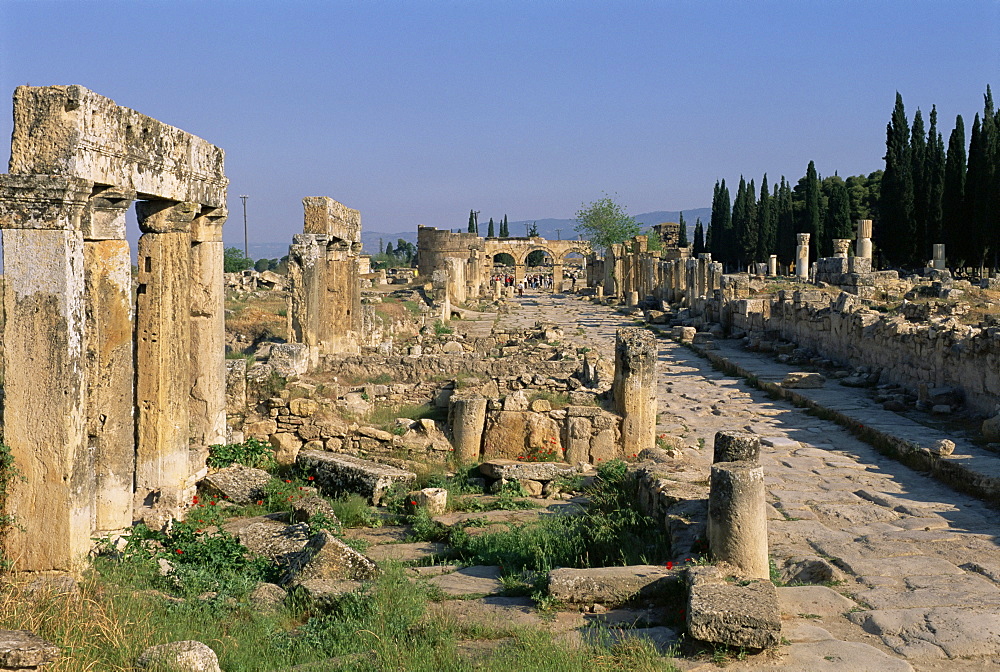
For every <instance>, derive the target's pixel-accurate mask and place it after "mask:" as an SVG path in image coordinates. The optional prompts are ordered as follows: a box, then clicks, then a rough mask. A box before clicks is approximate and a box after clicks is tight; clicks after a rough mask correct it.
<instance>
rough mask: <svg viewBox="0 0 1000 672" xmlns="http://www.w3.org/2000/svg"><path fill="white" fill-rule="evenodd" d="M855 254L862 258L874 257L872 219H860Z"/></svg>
mask: <svg viewBox="0 0 1000 672" xmlns="http://www.w3.org/2000/svg"><path fill="white" fill-rule="evenodd" d="M854 254H855V256H858V257H861V258H862V259H871V258H872V220H870V219H859V220H858V242H857V246H856V247H855V250H854Z"/></svg>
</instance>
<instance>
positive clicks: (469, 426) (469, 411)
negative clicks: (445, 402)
mask: <svg viewBox="0 0 1000 672" xmlns="http://www.w3.org/2000/svg"><path fill="white" fill-rule="evenodd" d="M450 403H451V406H450V408H449V414H448V415H449V421H450V424H451V428H452V436H453V437H454V445H455V456H456V457H457V458H458V460H459V462H460V463H462V464H468V463H471V462H476V461H478V460H479V454H480V452H481V450H482V445H483V432H484V430H485V429H486V405H487V404H486V397H481V396H462V397H458V396H452V398H451V402H450Z"/></svg>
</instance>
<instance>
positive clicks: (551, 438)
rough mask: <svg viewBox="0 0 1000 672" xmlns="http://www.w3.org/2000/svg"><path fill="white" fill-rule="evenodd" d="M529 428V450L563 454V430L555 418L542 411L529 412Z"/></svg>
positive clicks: (527, 442)
mask: <svg viewBox="0 0 1000 672" xmlns="http://www.w3.org/2000/svg"><path fill="white" fill-rule="evenodd" d="M527 430H528V435H527V438H526V440H525V445H527V447H528V449H529V450H533V451H537V452H545V453H553V454H555V455H556V456H557V457H559V456H562V453H563V447H562V441H561V436H562V430H561V428H560V427H559V423H558V422H556V421H555V420H554V419H552V418H550V417H549V416H548V415H545V414H541V413H528V414H527Z"/></svg>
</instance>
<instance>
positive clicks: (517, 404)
mask: <svg viewBox="0 0 1000 672" xmlns="http://www.w3.org/2000/svg"><path fill="white" fill-rule="evenodd" d="M503 410H505V411H527V410H528V393H527V392H525V391H524V390H517V391H516V392H512V393H511V394H508V395H507V396H506V397H504V400H503Z"/></svg>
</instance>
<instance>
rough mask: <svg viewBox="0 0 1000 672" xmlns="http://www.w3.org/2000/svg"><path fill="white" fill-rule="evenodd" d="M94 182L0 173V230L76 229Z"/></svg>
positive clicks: (85, 214)
mask: <svg viewBox="0 0 1000 672" xmlns="http://www.w3.org/2000/svg"><path fill="white" fill-rule="evenodd" d="M93 189H94V183H93V182H89V181H87V180H81V179H79V178H75V177H60V176H52V175H0V229H49V230H63V231H75V230H79V229H80V228H81V226H82V224H83V221H84V219H85V218H86V216H87V213H86V209H87V202H88V201H89V199H90V196H91V193H92V192H93Z"/></svg>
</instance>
